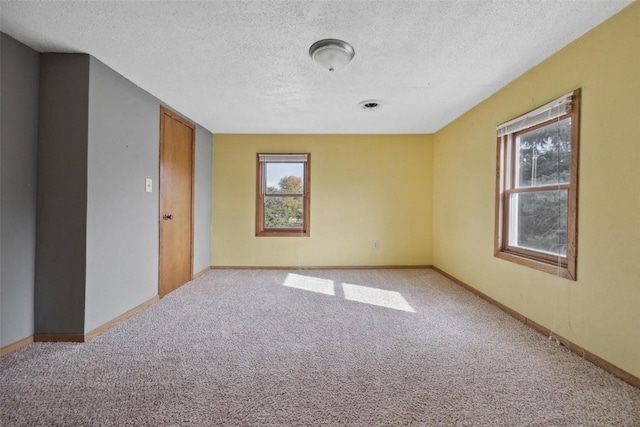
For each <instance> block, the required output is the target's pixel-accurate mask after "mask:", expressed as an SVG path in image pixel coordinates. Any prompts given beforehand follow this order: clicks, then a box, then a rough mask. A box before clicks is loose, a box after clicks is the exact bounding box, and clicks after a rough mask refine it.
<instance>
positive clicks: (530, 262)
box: [494, 251, 576, 281]
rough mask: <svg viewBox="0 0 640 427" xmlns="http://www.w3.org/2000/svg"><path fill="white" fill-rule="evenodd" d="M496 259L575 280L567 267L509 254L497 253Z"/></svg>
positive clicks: (574, 276)
mask: <svg viewBox="0 0 640 427" xmlns="http://www.w3.org/2000/svg"><path fill="white" fill-rule="evenodd" d="M494 255H495V257H496V258H500V259H504V260H506V261H511V262H514V263H516V264H519V265H524V266H527V267H530V268H533V269H536V270H539V271H543V272H545V273H548V274H552V275H554V276H558V277H562V278H564V279H568V280H574V281H575V280H576V275H575V271H574V272H572V271H570V270H569V268H567V267H559V266H558V265H554V264H550V263H546V262H543V261H539V260H536V259H532V258H527V257H524V256H522V255H516V254H513V253H510V252H504V251H497V252H496V253H495V254H494Z"/></svg>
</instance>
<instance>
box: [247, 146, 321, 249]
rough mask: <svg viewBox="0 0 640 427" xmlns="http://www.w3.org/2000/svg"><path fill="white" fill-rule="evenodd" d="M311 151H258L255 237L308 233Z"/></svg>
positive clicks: (305, 234) (304, 234) (301, 235)
mask: <svg viewBox="0 0 640 427" xmlns="http://www.w3.org/2000/svg"><path fill="white" fill-rule="evenodd" d="M310 163H311V156H310V154H308V153H307V154H258V165H257V173H256V177H257V186H256V187H257V189H256V194H257V197H256V199H257V200H256V203H257V206H256V236H299V237H303V236H304V237H306V236H309V202H310V194H309V178H310V177H309V170H310Z"/></svg>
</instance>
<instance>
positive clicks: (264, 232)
mask: <svg viewBox="0 0 640 427" xmlns="http://www.w3.org/2000/svg"><path fill="white" fill-rule="evenodd" d="M294 155H295V154H294ZM298 155H299V154H298ZM306 156H307V161H306V162H304V182H303V194H277V195H276V194H274V195H267V183H266V179H265V166H266V164H267V163H278V162H264V161H262V162H261V161H260V154H258V155H257V156H256V162H257V166H256V237H309V236H310V235H311V230H310V228H311V227H310V225H311V224H310V218H311V215H310V210H311V191H310V190H311V173H310V171H311V154H310V153H306ZM265 197H302V199H303V202H302V203H303V205H302V206H303V208H302V209H303V218H302V229H298V228H265V223H264V213H265V212H264V199H265Z"/></svg>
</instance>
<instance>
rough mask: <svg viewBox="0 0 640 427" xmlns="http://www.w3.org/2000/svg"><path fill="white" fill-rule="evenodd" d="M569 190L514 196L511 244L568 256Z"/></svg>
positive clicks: (516, 194) (512, 196)
mask: <svg viewBox="0 0 640 427" xmlns="http://www.w3.org/2000/svg"><path fill="white" fill-rule="evenodd" d="M567 193H568V191H567V190H554V191H540V192H532V193H515V194H512V195H511V201H510V210H511V228H510V232H509V236H510V240H511V241H510V242H509V243H510V244H511V245H512V246H518V247H522V248H526V249H532V250H536V251H542V252H547V253H550V254H553V255H561V256H566V255H567Z"/></svg>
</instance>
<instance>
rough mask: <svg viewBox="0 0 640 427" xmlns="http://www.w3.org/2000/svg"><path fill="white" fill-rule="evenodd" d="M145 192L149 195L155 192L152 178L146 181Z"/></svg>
mask: <svg viewBox="0 0 640 427" xmlns="http://www.w3.org/2000/svg"><path fill="white" fill-rule="evenodd" d="M145 191H146V192H147V193H151V192H152V191H153V180H152V179H151V178H147V179H146V180H145Z"/></svg>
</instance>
